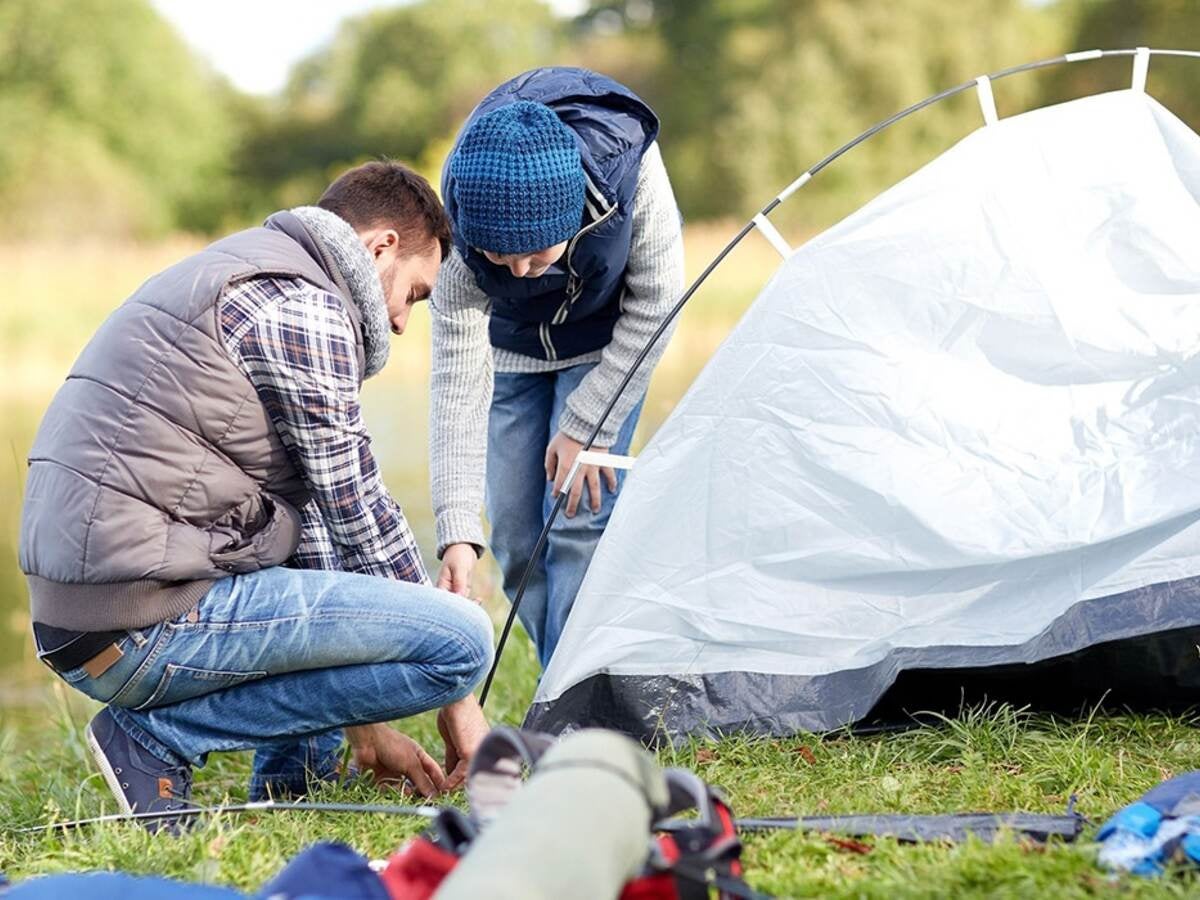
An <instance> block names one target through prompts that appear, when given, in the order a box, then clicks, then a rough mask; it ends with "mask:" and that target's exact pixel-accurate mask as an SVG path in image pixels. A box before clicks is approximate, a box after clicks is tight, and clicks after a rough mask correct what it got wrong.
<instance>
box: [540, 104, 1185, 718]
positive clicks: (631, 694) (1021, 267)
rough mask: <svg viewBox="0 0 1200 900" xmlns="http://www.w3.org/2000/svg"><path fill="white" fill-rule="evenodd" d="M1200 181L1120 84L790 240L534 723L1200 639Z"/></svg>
mask: <svg viewBox="0 0 1200 900" xmlns="http://www.w3.org/2000/svg"><path fill="white" fill-rule="evenodd" d="M1198 198H1200V137H1198V136H1197V135H1196V134H1195V133H1194V132H1193V131H1191V129H1189V128H1188V127H1187V126H1186V125H1185V124H1184V123H1182V122H1181V121H1180V120H1179V119H1177V118H1176V117H1175V116H1174V115H1173V114H1171V113H1170V112H1169V111H1168V110H1166V109H1165V108H1164V107H1163V106H1161V105H1160V104H1159V103H1158V102H1156V101H1155V100H1154V99H1153V98H1151V97H1149V96H1147V95H1146V94H1144V93H1142V92H1140V91H1119V92H1114V93H1109V94H1101V95H1097V96H1093V97H1088V98H1084V99H1080V100H1076V101H1072V102H1070V103H1065V104H1061V105H1058V106H1053V107H1047V108H1044V109H1039V110H1035V111H1032V112H1028V113H1025V114H1022V115H1019V116H1014V117H1012V118H1008V119H1003V120H1001V121H999V122H998V123H996V124H993V125H988V126H985V127H982V128H980V129H979V130H977V131H975V132H973V133H972V134H970V135H969V136H967V137H966V138H965V139H963V140H962V141H960V142H959V143H958V144H957V145H955V146H954V147H952V148H951V149H950V150H948V151H947V152H946V153H944V154H943V155H942V156H940V157H938V158H937V159H935V160H933V161H932V162H930V163H929V164H928V165H926V166H925V167H923V168H922V169H920V170H919V171H917V172H916V173H914V174H913V175H911V176H909V177H908V178H907V179H905V180H904V181H902V182H900V183H899V184H897V185H896V186H894V187H893V188H891V189H890V190H888V191H886V192H885V193H883V194H882V195H880V196H879V197H877V198H876V199H875V200H873V201H872V202H870V203H868V204H867V205H866V206H865V207H863V208H862V209H860V210H859V211H858V212H856V213H854V214H852V215H851V216H849V217H848V218H847V219H845V220H844V221H842V222H841V223H840V224H838V225H836V226H834V227H833V228H831V229H830V230H828V231H826V232H825V233H823V234H821V235H819V236H818V237H816V238H814V239H813V240H811V241H810V242H808V243H807V244H805V245H804V246H803V247H801V248H799V249H798V250H796V251H795V252H793V254H792V255H791V256H790V257H789V258H788V259H787V260H786V261H785V262H784V264H783V265H782V267H781V268H780V270H779V271H778V272H777V273H776V274H775V276H774V277H773V278H772V280H771V281H770V283H769V284H768V285H767V287H766V288H765V289H764V290H763V292H762V294H761V295H760V296H759V297H758V298H757V300H756V301H755V302H754V304H753V305H752V306H751V308H750V309H749V311H748V312H747V313H746V315H745V316H744V317H743V319H742V321H741V322H740V323H739V324H738V326H737V327H736V328H735V330H734V331H733V332H732V333H731V334H730V336H729V337H728V338H727V339H726V341H725V342H724V343H723V344H722V345H721V347H720V348H719V349H718V351H717V352H716V354H715V355H714V356H713V358H712V359H711V360H710V362H709V364H708V365H707V366H706V368H705V369H704V371H703V372H702V373H701V374H700V376H699V377H698V379H697V380H696V382H695V384H694V385H693V386H692V387H691V389H690V390H689V391H688V392H687V394H686V395H685V396H684V398H683V399H682V400H681V401H680V403H679V405H678V406H677V408H676V409H675V411H674V412H673V414H672V415H671V416H670V417H669V419H668V420H667V421H666V422H665V423H664V425H663V426H662V428H661V429H660V430H659V432H658V433H657V434H656V435H655V436H654V437H653V438H652V439H651V441H650V442H649V444H648V445H647V446H646V448H645V450H644V451H643V453H642V454H641V456H640V458H639V459H638V462H637V464H636V466H635V467H634V469H633V470H632V472H631V474H630V476H629V478H628V480H627V481H626V484H625V486H624V489H623V494H622V496H621V498H620V501H619V502H618V504H617V506H616V508H615V510H614V513H613V516H612V519H611V522H610V524H609V526H608V529H607V532H606V534H605V536H604V538H603V540H602V541H601V543H600V545H599V547H598V549H597V551H596V555H595V557H594V558H593V561H592V564H591V567H590V570H589V572H588V575H587V578H586V580H585V582H584V584H583V586H582V588H581V590H580V593H579V596H578V597H577V599H576V603H575V606H574V609H573V611H572V612H571V615H570V617H569V619H568V622H567V625H566V628H565V630H564V633H563V636H562V640H561V642H560V644H559V646H558V649H557V652H556V653H555V656H554V658H553V660H552V661H551V663H550V665H549V667H548V669H547V671H546V672H545V675H544V676H543V678H542V681H541V683H540V686H539V689H538V692H537V696H536V697H535V699H534V704H533V707H532V709H531V710H530V714H529V717H528V719H527V725H528V726H529V727H533V728H537V729H541V730H546V731H553V732H558V731H562V730H564V729H568V728H572V727H576V726H581V725H597V724H598V725H605V726H608V727H616V728H620V729H622V730H625V731H626V732H629V733H634V734H639V735H642V736H647V735H650V734H654V733H658V734H662V733H664V732H665V733H667V734H672V735H677V734H682V733H695V732H719V731H727V730H747V731H751V732H763V733H776V734H779V733H787V732H790V731H795V730H797V729H803V730H830V729H836V728H839V727H842V726H845V725H847V724H850V723H854V722H856V721H859V720H861V719H863V717H865V716H866V715H867V714H868V713H869V712H870V710H871V709H872V708H873V707H874V706H875V704H876V703H877V701H879V699H880V698H881V697H882V696H883V695H884V694H885V692H886V691H887V690H888V689H889V687H890V686H891V685H892V684H893V682H895V681H896V679H897V678H898V676H900V675H901V674H902V673H905V672H908V671H910V670H921V671H929V670H933V671H937V670H945V671H946V672H947V673H948V677H951V676H952V674H953V672H954V671H956V670H960V669H963V668H978V667H981V666H982V667H986V666H1004V665H1016V664H1029V663H1035V662H1037V661H1041V660H1048V659H1053V658H1057V657H1062V656H1064V655H1069V654H1077V653H1079V652H1080V651H1083V650H1086V649H1087V648H1094V647H1108V646H1118V645H1120V642H1122V641H1134V642H1136V641H1137V640H1139V639H1142V638H1145V637H1147V636H1162V635H1190V637H1194V636H1195V632H1194V631H1193V630H1192V629H1194V628H1195V627H1196V626H1198V625H1200V602H1198V601H1200V352H1198V351H1200V302H1198V301H1200V206H1198V203H1197V201H1198ZM1189 639H1190V638H1189ZM1182 646H1184V648H1185V649H1186V650H1187V651H1188V654H1187V656H1186V657H1181V659H1184V658H1186V659H1190V660H1191V661H1192V662H1193V663H1195V660H1196V657H1195V649H1194V646H1190V647H1189V646H1187V645H1182ZM1172 652H1173V651H1172ZM1143 656H1145V654H1143ZM1131 658H1135V659H1136V658H1139V657H1137V656H1136V655H1135V656H1133V657H1131ZM1167 668H1168V669H1170V671H1167V672H1164V673H1161V674H1160V676H1156V678H1159V679H1160V681H1161V685H1162V686H1163V687H1164V690H1168V691H1169V690H1176V689H1181V685H1183V682H1187V684H1186V685H1183V687H1185V688H1186V689H1188V690H1192V691H1194V690H1195V689H1196V688H1198V687H1200V676H1197V674H1196V669H1197V668H1198V666H1197V665H1195V664H1193V665H1191V666H1184V665H1182V663H1180V664H1179V665H1176V666H1175V668H1174V669H1171V667H1170V666H1168V667H1167ZM1135 674H1136V673H1135ZM1180 679H1182V681H1180ZM1189 679H1190V680H1189ZM1158 683H1159V681H1155V680H1154V679H1151V680H1150V684H1151V687H1153V686H1154V685H1155V684H1158ZM1192 696H1196V694H1195V693H1193V694H1192ZM913 699H914V702H917V703H918V706H917V708H920V707H919V700H920V698H919V697H918V698H913ZM1150 699H1153V698H1150Z"/></svg>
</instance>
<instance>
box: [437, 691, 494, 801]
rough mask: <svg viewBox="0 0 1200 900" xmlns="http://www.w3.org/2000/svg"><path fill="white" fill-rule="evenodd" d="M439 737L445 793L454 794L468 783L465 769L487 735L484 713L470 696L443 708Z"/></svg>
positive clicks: (473, 696) (440, 717) (439, 721)
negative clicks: (443, 746) (443, 754)
mask: <svg viewBox="0 0 1200 900" xmlns="http://www.w3.org/2000/svg"><path fill="white" fill-rule="evenodd" d="M437 725H438V733H439V734H440V735H441V736H442V740H443V741H444V742H445V744H446V771H447V772H449V773H450V774H449V775H448V776H446V790H448V791H453V790H456V789H457V788H459V787H461V786H462V784H463V782H465V781H466V780H467V769H469V768H470V765H471V758H472V757H473V756H474V755H475V751H476V750H477V749H478V748H479V744H480V742H481V741H482V740H483V739H484V737H485V736H486V735H487V733H488V723H487V719H485V718H484V717H483V710H482V709H480V708H479V703H478V702H477V701H476V700H475V695H474V694H470V695H468V696H466V697H464V698H463V699H461V700H459V701H458V702H457V703H451V704H450V705H449V706H444V707H442V709H441V710H440V711H439V712H438V716H437Z"/></svg>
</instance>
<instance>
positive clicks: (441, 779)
mask: <svg viewBox="0 0 1200 900" xmlns="http://www.w3.org/2000/svg"><path fill="white" fill-rule="evenodd" d="M421 768H422V769H424V770H425V774H426V775H428V776H429V780H430V781H431V782H433V787H434V789H435V790H437V791H442V790H445V788H446V773H445V772H443V771H442V767H441V766H439V765H438V762H437V760H436V759H434V758H433V757H432V756H430V755H429V754H428V753H426V752H425V751H424V750H422V751H421Z"/></svg>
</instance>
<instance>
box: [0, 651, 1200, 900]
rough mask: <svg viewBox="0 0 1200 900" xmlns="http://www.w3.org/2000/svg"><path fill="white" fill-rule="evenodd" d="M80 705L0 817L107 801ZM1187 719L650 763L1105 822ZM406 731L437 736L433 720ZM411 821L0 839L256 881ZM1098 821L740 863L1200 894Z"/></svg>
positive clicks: (38, 752) (827, 805) (874, 879)
mask: <svg viewBox="0 0 1200 900" xmlns="http://www.w3.org/2000/svg"><path fill="white" fill-rule="evenodd" d="M518 649H519V650H520V651H525V649H526V648H525V647H520V648H518ZM502 685H503V687H502V690H503V695H504V697H505V698H506V699H507V700H508V701H509V703H508V704H507V714H506V715H505V716H504V718H507V719H509V720H510V721H514V720H515V719H516V717H517V716H516V715H515V713H516V708H515V706H519V705H520V704H516V705H515V706H514V704H513V703H512V702H511V701H512V699H513V698H515V697H516V696H519V695H528V693H529V691H530V690H531V688H532V668H531V665H530V657H529V654H528V653H524V652H520V653H515V654H514V657H513V659H512V660H510V661H509V665H507V666H506V671H505V677H504V678H503V680H502ZM86 714H87V713H86V712H85V711H84V710H82V709H80V708H78V707H76V706H74V705H73V704H71V703H68V702H67V701H66V699H65V696H64V697H63V698H62V699H61V700H60V703H59V708H58V712H57V714H56V715H54V716H52V717H51V718H50V719H49V720H43V721H41V722H39V723H37V725H36V727H34V726H33V724H32V723H31V724H30V725H29V726H28V727H25V728H22V729H19V730H16V731H12V732H6V735H5V739H4V746H3V748H0V749H2V753H0V810H3V811H4V813H3V814H4V821H5V824H6V826H7V827H13V826H18V825H23V824H27V823H28V824H33V823H39V824H40V823H45V822H50V821H55V820H60V819H62V818H64V817H75V816H82V815H89V814H94V813H100V812H102V811H109V812H111V811H112V810H113V803H112V801H111V798H110V797H109V796H107V790H106V788H105V786H104V784H103V782H102V781H101V779H100V777H99V776H98V775H96V774H94V773H93V772H92V769H91V767H90V765H89V759H88V755H87V750H86V747H85V745H84V742H83V740H82V737H81V727H82V724H83V723H84V721H85V717H86ZM1197 724H1198V723H1197V722H1195V721H1188V720H1181V719H1174V718H1168V717H1160V716H1112V717H1110V716H1104V715H1096V716H1093V717H1091V718H1088V719H1085V720H1081V721H1062V720H1053V719H1048V718H1039V717H1036V716H1031V715H1028V714H1025V713H1022V712H1020V711H1016V710H1013V709H1011V708H1008V707H1000V708H995V709H976V710H971V711H968V712H967V713H965V714H964V715H962V716H960V717H958V718H957V719H955V720H951V721H946V722H943V723H941V724H937V725H932V726H925V727H921V728H917V729H915V730H912V731H909V732H903V733H898V734H892V735H887V736H876V737H854V736H850V735H835V736H832V737H826V738H824V739H822V738H817V737H812V736H801V737H796V738H794V739H790V740H781V741H769V740H750V739H745V738H730V739H728V740H725V741H721V742H711V743H710V742H705V743H695V744H691V745H687V746H684V747H681V748H679V749H676V750H667V751H663V752H661V753H660V758H661V760H662V762H663V764H664V765H683V766H688V767H691V768H694V769H695V770H696V771H698V772H699V773H700V774H701V775H702V776H703V777H705V778H706V779H708V780H709V781H711V782H713V783H716V784H719V785H722V786H723V787H725V788H726V789H727V791H728V792H729V794H730V796H731V798H732V802H733V806H734V809H735V811H736V812H737V813H739V814H743V815H788V814H796V815H801V814H813V813H850V812H864V811H880V812H956V811H968V810H1016V809H1020V810H1026V811H1032V812H1061V811H1062V810H1063V808H1064V807H1065V805H1066V803H1067V800H1068V798H1069V797H1070V796H1071V795H1072V794H1075V795H1076V796H1077V797H1078V804H1079V808H1080V810H1081V811H1082V812H1083V813H1085V814H1086V815H1088V816H1089V817H1091V818H1092V819H1093V820H1102V819H1103V818H1104V817H1105V816H1106V815H1107V814H1108V813H1109V812H1111V811H1112V810H1113V809H1115V808H1117V807H1118V806H1120V805H1122V804H1124V803H1125V802H1127V801H1128V800H1130V799H1132V798H1133V797H1134V796H1136V795H1137V794H1138V793H1140V792H1141V791H1143V790H1145V789H1146V788H1148V787H1150V786H1152V785H1153V784H1155V783H1157V782H1158V781H1159V780H1161V779H1162V778H1163V777H1165V776H1167V775H1170V774H1172V773H1175V772H1180V771H1184V770H1186V769H1188V768H1190V767H1192V766H1194V765H1195V764H1196V760H1197V758H1200V730H1198V729H1197ZM406 728H407V730H409V731H410V733H412V734H414V735H416V736H419V737H421V738H422V739H424V740H425V741H426V743H428V744H430V745H431V746H433V745H435V744H436V739H435V735H434V731H433V729H432V727H431V722H430V721H429V719H428V717H423V718H422V719H420V720H415V721H413V722H410V723H406ZM248 771H249V756H248V755H247V754H233V755H227V756H223V757H214V758H213V760H212V761H211V762H210V765H209V766H208V767H207V768H206V769H204V770H203V771H201V772H200V773H199V777H198V778H197V787H196V797H197V799H198V800H199V801H200V802H203V803H206V804H215V803H220V802H222V801H225V800H232V799H237V798H240V797H244V793H243V785H244V780H245V777H246V775H247V774H248ZM316 799H321V800H336V801H348V802H373V801H375V802H377V801H378V800H379V793H378V792H377V791H376V790H375V789H374V788H372V787H370V786H367V785H360V784H355V785H347V786H343V787H338V788H332V787H331V788H329V789H327V790H325V791H324V792H323V793H322V794H321V795H320V796H319V797H318V798H316ZM393 799H397V798H393ZM450 799H451V800H461V798H450ZM419 828H420V822H419V821H415V820H407V819H401V818H392V817H385V816H376V815H361V814H355V815H330V814H324V815H322V814H314V813H277V814H259V815H242V816H235V815H229V816H225V817H218V818H214V819H210V820H209V821H207V822H206V823H205V824H203V825H202V826H201V827H198V828H197V829H195V830H193V831H192V832H190V833H188V834H187V835H186V836H185V837H183V838H180V839H169V838H164V837H152V836H150V835H147V834H146V833H144V832H143V831H142V830H141V829H140V828H139V827H138V826H136V825H132V824H112V825H105V826H100V827H93V828H90V829H87V830H80V831H76V832H68V833H60V832H55V831H45V832H38V833H34V834H31V835H13V834H11V833H9V834H4V835H2V836H0V868H2V869H3V870H4V871H6V872H7V873H8V874H9V876H10V877H15V878H24V877H28V876H31V875H35V874H41V873H47V872H61V871H71V870H85V869H118V868H119V869H126V870H129V871H133V872H143V873H155V874H169V875H173V876H175V877H178V878H183V879H187V880H190V881H203V882H209V883H216V884H225V885H233V886H237V887H241V888H246V889H251V888H255V887H257V886H258V885H259V884H261V883H262V882H263V881H264V880H265V879H266V878H267V877H268V876H269V875H270V874H271V873H273V872H274V871H275V870H277V869H278V868H279V867H280V866H282V865H283V863H284V862H285V861H286V860H287V859H288V858H289V856H291V855H292V854H294V853H296V852H297V851H298V850H299V849H301V848H302V847H304V846H305V845H306V844H308V843H311V842H312V841H316V840H340V841H344V842H346V843H348V844H350V845H351V846H353V847H355V848H357V849H359V850H360V851H362V852H363V853H366V854H368V855H370V856H373V857H382V856H386V855H387V854H388V853H390V852H391V851H392V850H394V849H395V848H396V847H397V846H399V845H400V844H401V843H402V842H403V841H404V840H405V838H407V837H409V836H411V835H412V834H414V833H415V832H416V831H418V830H419ZM1094 830H1095V829H1094V827H1091V828H1089V829H1088V832H1087V833H1085V836H1084V839H1083V841H1082V842H1080V843H1078V844H1075V845H1065V844H1062V845H1052V846H1049V847H1042V846H1038V845H1035V844H1032V843H1030V842H1028V841H1024V840H1020V839H1018V838H1015V837H1005V838H1002V839H1001V840H1000V841H999V842H998V843H996V844H994V845H991V846H987V845H984V844H982V843H980V842H978V841H974V840H973V841H970V842H968V843H965V844H962V845H958V846H949V845H928V846H910V845H903V844H899V843H897V842H895V841H893V840H890V839H879V840H866V841H863V842H838V841H836V840H833V839H831V838H829V837H827V836H822V835H799V834H791V833H783V832H779V833H774V834H767V835H752V836H749V837H747V839H746V854H745V859H746V862H747V865H748V877H749V880H750V883H751V884H752V885H753V886H754V887H756V888H757V889H759V890H762V891H766V892H771V893H775V894H778V895H780V896H787V897H818V896H820V897H936V896H941V897H958V896H978V897H984V896H987V897H997V896H999V897H1010V896H1011V897H1017V896H1020V897H1033V896H1054V897H1091V896H1118V895H1119V896H1137V897H1142V896H1147V897H1150V896H1155V897H1159V896H1161V897H1167V896H1187V895H1191V894H1192V893H1194V892H1196V891H1197V890H1200V880H1198V879H1197V878H1196V877H1195V876H1192V875H1188V874H1172V875H1170V876H1168V877H1166V878H1164V879H1161V880H1158V881H1147V880H1143V879H1138V878H1130V877H1124V878H1120V879H1115V880H1114V879H1110V878H1109V877H1108V876H1107V875H1106V874H1105V873H1104V872H1103V871H1101V870H1100V869H1099V868H1098V867H1097V866H1096V864H1095V861H1094V856H1095V852H1094V851H1095V848H1094V846H1093V845H1091V844H1090V843H1088V838H1089V837H1090V835H1091V834H1092V833H1094Z"/></svg>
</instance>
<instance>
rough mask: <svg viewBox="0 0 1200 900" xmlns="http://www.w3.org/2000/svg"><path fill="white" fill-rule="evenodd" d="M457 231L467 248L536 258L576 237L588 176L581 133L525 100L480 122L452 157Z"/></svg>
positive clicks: (470, 129)
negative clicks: (578, 136)
mask: <svg viewBox="0 0 1200 900" xmlns="http://www.w3.org/2000/svg"><path fill="white" fill-rule="evenodd" d="M450 177H451V178H452V179H453V182H454V202H455V204H456V206H457V210H456V212H455V215H454V218H455V222H454V227H455V228H456V229H457V230H458V232H459V234H460V235H461V236H462V239H463V240H465V241H466V242H467V245H468V246H470V247H474V248H475V249H477V250H488V251H490V252H492V253H533V252H535V251H537V250H544V249H546V248H547V247H552V246H554V245H555V244H557V243H560V242H561V241H565V240H568V239H569V238H571V237H573V236H574V234H575V232H577V231H578V230H579V226H580V222H581V221H582V219H583V192H584V174H583V163H582V162H580V159H579V148H578V147H577V146H576V144H575V135H574V133H573V132H572V131H571V129H570V128H568V127H567V126H566V125H564V124H563V123H562V122H561V121H560V120H559V118H558V116H557V115H555V114H554V111H553V110H551V109H550V107H548V106H546V105H544V104H542V103H532V102H530V101H528V100H518V101H517V102H515V103H509V104H506V105H504V106H501V107H500V108H498V109H494V110H492V111H491V112H489V113H485V114H484V115H482V116H480V117H479V118H477V119H476V120H475V121H474V122H472V123H471V124H470V125H469V126H468V127H467V130H466V131H465V132H464V133H463V136H462V139H461V140H460V141H459V143H458V147H457V149H456V150H455V151H454V155H453V156H452V157H451V158H450Z"/></svg>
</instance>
